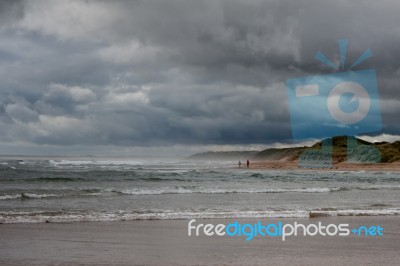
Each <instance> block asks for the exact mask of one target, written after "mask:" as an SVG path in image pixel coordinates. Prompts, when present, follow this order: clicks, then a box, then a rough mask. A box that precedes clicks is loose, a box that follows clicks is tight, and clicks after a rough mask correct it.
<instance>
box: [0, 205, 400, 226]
mask: <svg viewBox="0 0 400 266" xmlns="http://www.w3.org/2000/svg"><path fill="white" fill-rule="evenodd" d="M387 215H400V208H386V209H373V210H372V209H347V210H326V211H318V210H317V211H312V210H311V211H310V210H280V211H249V210H231V211H219V210H205V211H191V210H187V211H176V210H164V211H154V210H149V211H122V210H119V211H112V212H111V211H110V212H95V211H33V212H28V211H9V212H5V211H3V212H0V223H44V222H51V223H62V222H111V221H132V220H188V219H241V218H243V219H251V218H255V219H264V218H316V217H326V216H387Z"/></svg>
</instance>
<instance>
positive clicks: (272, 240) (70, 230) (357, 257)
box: [0, 216, 400, 265]
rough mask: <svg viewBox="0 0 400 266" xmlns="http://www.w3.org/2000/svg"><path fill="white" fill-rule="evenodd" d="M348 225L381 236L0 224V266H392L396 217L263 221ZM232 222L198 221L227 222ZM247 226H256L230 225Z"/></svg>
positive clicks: (156, 225)
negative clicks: (375, 229) (373, 229)
mask: <svg viewBox="0 0 400 266" xmlns="http://www.w3.org/2000/svg"><path fill="white" fill-rule="evenodd" d="M260 220H261V221H262V222H268V223H274V222H275V223H276V222H278V221H282V222H283V223H293V222H295V221H296V222H299V223H300V222H301V223H304V224H309V223H314V224H316V223H318V222H322V223H323V224H330V223H334V224H339V223H348V224H350V226H351V227H352V226H361V225H366V226H371V225H375V226H376V225H380V226H382V227H383V228H384V236H380V237H367V236H352V235H350V236H346V237H339V236H333V237H323V236H297V237H289V238H288V239H287V240H286V241H282V240H281V239H279V238H276V237H259V236H258V237H255V238H254V239H253V240H251V241H246V240H245V239H244V238H243V237H228V236H223V237H217V236H212V237H207V236H204V235H202V236H198V237H195V236H188V234H187V225H188V221H189V220H146V221H125V222H84V223H82V222H81V223H37V224H2V225H0V236H1V237H0V264H1V265H26V264H29V265H293V264H295V265H321V264H324V265H365V264H369V265H394V264H396V263H398V260H399V259H400V253H399V252H398V251H399V244H400V234H399V233H398V229H399V227H400V219H399V217H398V216H371V217H365V216H362V217H319V218H310V219H307V218H282V219H280V218H268V219H260ZM233 221H236V219H235V220H233V219H205V220H201V219H198V220H197V221H196V223H202V222H203V223H212V224H218V223H225V224H226V223H229V222H233ZM238 221H239V222H242V223H246V222H247V223H255V222H257V221H259V220H258V219H238Z"/></svg>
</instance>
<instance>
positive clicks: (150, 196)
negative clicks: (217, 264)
mask: <svg viewBox="0 0 400 266" xmlns="http://www.w3.org/2000/svg"><path fill="white" fill-rule="evenodd" d="M311 213H312V214H317V215H321V216H378V215H399V214H400V172H390V171H389V172H386V171H379V172H373V171H336V170H335V171H333V170H304V169H299V170H266V169H251V167H250V168H249V169H247V168H246V167H244V168H243V167H242V168H241V169H239V168H238V167H237V162H236V161H235V162H233V161H189V160H183V159H146V160H142V159H129V158H93V157H89V158H59V157H56V158H39V159H38V158H25V159H20V158H18V159H15V158H11V159H9V158H1V159H0V223H44V222H50V223H56V222H100V221H129V220H164V219H192V218H199V219H200V218H202V219H206V218H269V217H271V218H285V217H290V218H295V217H299V218H304V217H310V214H311Z"/></svg>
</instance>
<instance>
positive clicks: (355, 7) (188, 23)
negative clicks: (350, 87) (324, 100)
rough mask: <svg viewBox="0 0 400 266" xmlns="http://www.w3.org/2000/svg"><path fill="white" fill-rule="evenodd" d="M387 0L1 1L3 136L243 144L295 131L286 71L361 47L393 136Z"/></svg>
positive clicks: (314, 70)
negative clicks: (342, 42)
mask: <svg viewBox="0 0 400 266" xmlns="http://www.w3.org/2000/svg"><path fill="white" fill-rule="evenodd" d="M399 11H400V4H399V3H397V2H396V1H380V2H379V3H375V2H374V1H351V2H350V1H334V2H333V1H325V2H324V1H311V0H307V1H306V0H300V1H114V2H111V1H62V2H55V1H26V2H16V1H10V2H6V1H3V2H1V4H0V15H1V19H0V25H1V30H0V38H1V40H2V42H1V43H0V80H1V82H0V94H1V100H0V105H1V106H0V126H1V128H0V131H1V135H0V141H2V142H16V143H17V142H26V143H33V144H54V145H72V144H86V145H104V144H110V145H122V146H127V145H133V146H141V145H142V146H152V145H153V146H154V145H172V144H179V143H180V144H249V143H264V144H268V143H274V142H286V141H289V140H290V139H291V133H290V124H289V121H290V119H289V114H288V104H287V99H286V94H285V85H284V82H285V80H286V79H287V78H292V77H301V76H306V75H315V74H320V73H323V74H325V73H332V71H330V70H329V69H327V68H324V67H323V66H321V64H320V63H318V62H317V61H316V60H315V59H314V54H315V52H317V51H321V52H323V53H324V54H326V55H327V56H328V57H330V58H332V59H333V60H334V61H335V62H337V61H338V58H339V56H338V47H337V43H336V41H337V39H340V38H348V39H349V41H350V46H349V50H348V58H347V63H348V64H350V62H352V61H354V60H355V59H356V58H357V57H358V56H359V55H360V54H361V53H362V52H363V51H364V50H366V49H368V48H371V49H372V51H373V53H374V58H372V59H370V60H369V61H367V62H365V63H364V64H363V65H361V66H360V67H358V69H364V68H369V67H373V68H375V69H376V70H377V73H378V79H379V89H380V96H381V98H382V102H381V109H382V114H383V120H384V131H383V133H387V134H393V135H398V134H399V133H400V128H398V126H396V125H397V120H398V118H397V114H398V111H399V106H400V96H399V94H398V80H399V77H400V64H399V62H400V53H399V50H398V44H399V43H400V30H399V28H398V24H399V22H400V20H399V19H398V12H399Z"/></svg>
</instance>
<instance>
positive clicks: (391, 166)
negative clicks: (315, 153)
mask: <svg viewBox="0 0 400 266" xmlns="http://www.w3.org/2000/svg"><path fill="white" fill-rule="evenodd" d="M242 169H258V170H260V169H265V170H271V169H277V170H318V171H393V172H398V171H400V163H397V162H396V163H364V164H362V163H346V162H342V163H334V164H333V165H332V167H331V168H302V167H299V163H298V161H253V162H251V163H250V167H249V168H245V167H242Z"/></svg>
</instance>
